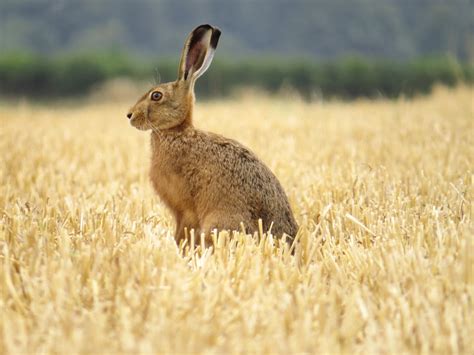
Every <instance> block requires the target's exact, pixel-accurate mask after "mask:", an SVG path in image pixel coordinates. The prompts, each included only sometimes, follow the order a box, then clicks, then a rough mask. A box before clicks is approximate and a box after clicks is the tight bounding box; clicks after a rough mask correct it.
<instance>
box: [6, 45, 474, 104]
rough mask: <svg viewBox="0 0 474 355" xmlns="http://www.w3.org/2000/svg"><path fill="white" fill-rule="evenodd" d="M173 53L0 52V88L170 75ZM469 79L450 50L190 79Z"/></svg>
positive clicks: (397, 87) (49, 94) (57, 89)
mask: <svg viewBox="0 0 474 355" xmlns="http://www.w3.org/2000/svg"><path fill="white" fill-rule="evenodd" d="M176 72H177V61H176V60H175V59H172V60H170V59H160V60H156V61H155V62H152V61H151V60H138V59H136V58H135V59H134V58H128V57H125V56H123V55H119V54H117V53H115V54H114V53H112V54H104V55H76V56H71V55H70V56H66V57H55V58H47V57H41V56H37V55H27V54H9V55H3V56H0V95H1V96H7V97H22V96H29V97H32V98H59V97H67V96H74V95H84V94H87V93H88V91H89V90H90V89H91V88H92V87H93V86H94V85H97V84H100V83H102V82H104V81H106V80H108V79H111V78H114V77H124V76H125V77H130V78H134V79H137V80H143V79H148V80H149V81H150V82H153V80H158V79H160V80H161V81H169V80H174V79H175V78H176ZM473 81H474V69H473V66H472V65H467V64H462V63H459V62H457V61H456V60H454V59H452V58H447V57H438V58H420V59H417V60H414V61H411V62H395V61H389V60H372V59H363V58H345V59H339V60H335V61H327V62H317V61H311V60H296V59H280V60H276V59H270V58H249V59H247V60H240V61H230V60H225V59H216V60H215V61H214V63H213V65H212V66H211V68H210V69H209V71H208V73H206V75H205V76H203V77H202V78H201V79H200V80H199V83H198V85H197V91H198V92H199V94H200V95H201V96H210V95H212V96H225V95H228V94H230V93H231V92H232V91H233V90H234V89H235V88H236V87H242V86H253V87H258V88H261V89H264V90H267V91H269V92H276V91H278V90H279V89H280V88H281V87H282V86H285V87H286V86H289V87H292V88H294V89H295V90H297V91H298V92H300V93H301V94H302V95H303V96H305V97H310V96H311V95H312V94H314V93H319V94H321V93H322V94H323V95H325V96H339V97H344V98H355V97H360V96H366V97H374V96H386V97H397V96H399V95H401V94H404V95H408V96H410V95H413V94H416V93H427V92H429V90H430V89H431V87H432V86H433V85H434V84H435V83H441V84H444V85H448V86H453V85H456V84H457V83H459V82H469V83H472V82H473Z"/></svg>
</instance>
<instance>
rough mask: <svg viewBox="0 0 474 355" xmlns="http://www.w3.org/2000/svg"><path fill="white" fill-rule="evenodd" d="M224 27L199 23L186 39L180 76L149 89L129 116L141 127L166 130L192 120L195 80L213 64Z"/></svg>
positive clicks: (131, 122)
mask: <svg viewBox="0 0 474 355" xmlns="http://www.w3.org/2000/svg"><path fill="white" fill-rule="evenodd" d="M220 34H221V31H220V30H219V29H218V28H216V27H212V26H210V25H201V26H199V27H196V28H195V29H194V31H192V32H191V34H190V35H189V36H188V38H187V40H186V42H185V43H184V48H183V54H182V56H181V62H180V64H179V71H178V79H177V80H176V81H174V82H171V83H165V84H161V85H158V86H156V87H154V88H152V89H151V90H149V91H148V92H146V93H145V95H143V96H142V97H141V98H140V99H139V100H138V101H137V103H136V104H135V106H133V107H132V108H131V109H130V111H129V113H128V114H127V117H128V118H129V119H130V124H131V125H132V126H134V127H136V128H138V129H140V130H149V129H151V130H165V129H170V128H174V127H178V126H180V125H183V124H186V123H187V124H191V119H192V111H193V104H194V83H195V82H196V79H197V78H199V77H200V76H201V75H202V74H203V73H204V72H205V71H206V70H207V68H209V65H210V64H211V61H212V58H213V56H214V51H215V49H216V47H217V42H218V41H219V36H220Z"/></svg>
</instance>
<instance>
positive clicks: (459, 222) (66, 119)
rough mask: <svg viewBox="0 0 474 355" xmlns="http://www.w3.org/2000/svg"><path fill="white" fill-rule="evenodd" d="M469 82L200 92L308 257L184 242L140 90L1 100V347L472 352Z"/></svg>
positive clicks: (251, 246)
mask: <svg viewBox="0 0 474 355" xmlns="http://www.w3.org/2000/svg"><path fill="white" fill-rule="evenodd" d="M473 95H474V91H473V89H472V88H466V87H464V88H458V89H453V90H447V89H442V88H441V89H437V90H436V91H435V92H434V93H433V94H432V95H431V96H429V97H423V98H419V99H415V100H404V99H400V100H396V101H385V100H378V101H369V100H361V101H355V102H350V103H343V102H337V101H335V102H324V103H304V102H302V101H300V100H298V99H295V98H284V97H280V98H266V97H261V96H258V97H252V96H251V95H248V96H244V97H242V98H239V99H236V100H227V101H216V102H208V103H198V104H197V108H196V112H195V122H196V124H197V126H198V127H200V128H203V129H206V130H211V131H214V132H218V133H222V134H224V135H226V136H228V137H232V138H235V139H237V140H239V141H241V142H242V143H244V144H245V145H247V146H249V147H250V148H251V149H252V150H253V151H254V152H255V153H256V154H257V155H258V156H259V157H260V158H262V160H263V161H264V162H265V163H266V164H267V165H268V166H269V167H270V168H271V169H272V170H273V171H274V172H275V174H276V175H277V176H278V178H279V179H280V181H281V182H282V185H283V186H284V188H285V190H286V191H287V194H288V196H289V199H290V202H291V205H292V207H293V210H294V212H295V216H296V219H297V220H298V223H299V224H300V226H301V228H300V232H299V234H298V240H299V243H298V245H297V246H296V248H295V250H294V255H292V253H291V252H290V250H288V247H287V246H286V245H284V244H283V243H282V245H280V244H279V243H278V242H276V241H274V240H272V239H273V238H272V237H269V236H266V235H264V236H262V235H260V236H254V237H252V236H245V235H242V234H239V235H234V236H233V237H230V236H229V235H228V234H226V233H221V234H220V235H219V236H218V237H216V238H214V243H213V245H211V246H210V248H207V249H202V248H198V249H196V250H194V251H191V252H190V251H189V248H187V247H186V246H185V247H184V248H181V249H179V248H178V247H177V246H176V244H175V242H174V240H173V236H172V233H173V232H174V229H173V220H172V219H171V217H170V215H169V214H168V212H167V211H166V209H165V207H164V206H163V205H162V204H161V203H160V201H159V199H158V197H156V196H155V194H154V193H153V191H152V188H151V186H150V183H149V181H148V163H149V158H150V157H149V156H150V149H149V134H148V133H143V132H139V131H136V130H135V129H133V128H132V127H130V126H129V125H128V122H127V119H126V117H125V113H126V111H127V108H128V107H129V105H131V104H132V103H133V100H134V99H135V98H132V99H131V100H130V101H129V102H128V101H127V102H123V103H119V104H116V103H88V104H84V105H74V104H73V105H70V106H65V105H53V106H45V105H43V106H40V105H29V104H27V103H19V104H14V105H6V104H3V105H2V106H0V156H1V159H0V182H1V184H0V280H1V281H0V282H1V283H0V285H1V295H0V313H1V318H0V319H1V321H0V335H1V337H0V349H2V350H1V352H3V353H12V354H13V353H20V352H23V353H33V352H35V353H37V352H47V353H71V352H74V353H101V352H108V353H111V352H134V353H135V352H172V353H187V352H205V353H229V352H240V353H249V352H253V353H285V354H286V353H296V352H300V353H301V352H307V353H361V354H367V353H401V352H410V353H420V352H421V353H439V354H445V353H472V352H473V351H474V340H473V336H472V335H473V334H474V322H473V319H474V312H473V297H474V276H473V265H474V255H473V235H474V224H473V207H472V201H473V185H474V171H473V168H474V137H473V123H474V112H473ZM216 178H218V177H216Z"/></svg>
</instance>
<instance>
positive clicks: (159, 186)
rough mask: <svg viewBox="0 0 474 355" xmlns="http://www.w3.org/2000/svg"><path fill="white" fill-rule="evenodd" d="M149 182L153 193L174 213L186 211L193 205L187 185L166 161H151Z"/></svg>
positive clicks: (173, 165) (175, 168)
mask: <svg viewBox="0 0 474 355" xmlns="http://www.w3.org/2000/svg"><path fill="white" fill-rule="evenodd" d="M150 180H151V183H152V185H153V188H154V190H155V192H156V193H157V194H158V196H159V197H160V198H161V199H162V201H163V202H164V203H165V204H166V205H167V206H168V207H169V208H170V209H171V210H173V212H174V213H177V212H182V211H186V210H188V209H190V208H192V206H193V205H194V203H193V201H192V196H191V194H190V191H189V184H188V183H186V180H185V178H184V177H183V176H182V175H181V174H180V173H179V169H177V167H176V166H175V164H172V162H169V161H168V159H162V160H158V159H154V160H153V161H152V164H151V168H150Z"/></svg>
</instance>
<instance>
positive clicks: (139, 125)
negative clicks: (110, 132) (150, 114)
mask: <svg viewBox="0 0 474 355" xmlns="http://www.w3.org/2000/svg"><path fill="white" fill-rule="evenodd" d="M130 124H131V125H132V126H133V127H135V128H136V129H139V130H140V131H146V130H147V129H148V127H147V125H146V122H145V120H144V119H143V118H141V117H132V119H131V120H130Z"/></svg>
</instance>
